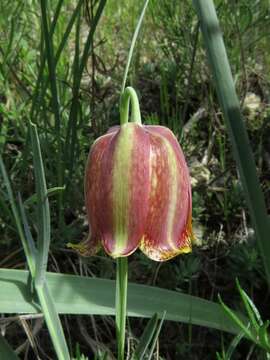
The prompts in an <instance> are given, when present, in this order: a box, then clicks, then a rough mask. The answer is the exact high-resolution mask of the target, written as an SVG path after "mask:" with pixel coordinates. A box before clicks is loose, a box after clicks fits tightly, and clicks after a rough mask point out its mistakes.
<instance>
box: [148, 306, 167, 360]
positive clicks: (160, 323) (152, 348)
mask: <svg viewBox="0 0 270 360" xmlns="http://www.w3.org/2000/svg"><path fill="white" fill-rule="evenodd" d="M165 316H166V311H164V312H163V315H162V318H161V320H160V322H159V325H158V328H157V330H156V332H155V336H154V339H153V343H152V346H151V348H150V352H149V354H148V359H149V360H150V359H152V356H153V354H154V350H155V347H156V344H157V341H158V337H159V334H160V331H161V328H162V325H163V322H164V320H165Z"/></svg>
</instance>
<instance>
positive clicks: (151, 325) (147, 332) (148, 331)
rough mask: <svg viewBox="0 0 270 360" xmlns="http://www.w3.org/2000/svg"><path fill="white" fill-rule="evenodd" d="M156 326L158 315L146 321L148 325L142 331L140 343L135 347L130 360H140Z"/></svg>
mask: <svg viewBox="0 0 270 360" xmlns="http://www.w3.org/2000/svg"><path fill="white" fill-rule="evenodd" d="M157 325H158V315H157V314H154V315H153V316H152V318H151V319H150V320H149V321H148V324H147V326H146V328H145V329H144V332H143V334H142V336H141V338H140V342H139V344H138V346H137V349H136V350H135V352H134V354H133V356H132V360H142V358H143V356H144V354H145V353H146V350H147V348H148V346H149V344H150V343H151V341H152V339H153V336H154V334H155V331H156V329H157Z"/></svg>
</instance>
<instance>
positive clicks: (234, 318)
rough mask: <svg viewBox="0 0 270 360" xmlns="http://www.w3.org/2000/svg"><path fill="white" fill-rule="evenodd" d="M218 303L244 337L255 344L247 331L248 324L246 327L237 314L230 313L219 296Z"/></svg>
mask: <svg viewBox="0 0 270 360" xmlns="http://www.w3.org/2000/svg"><path fill="white" fill-rule="evenodd" d="M219 301H220V303H221V306H222V307H223V309H224V311H225V313H226V314H227V315H228V316H229V317H230V318H231V319H232V320H233V321H234V322H235V323H236V324H237V325H238V326H239V328H240V329H241V330H242V331H243V332H244V334H245V335H246V337H247V338H249V339H250V340H251V341H254V342H256V341H255V339H254V337H253V335H252V333H251V332H250V331H249V330H248V327H249V326H248V325H249V324H248V325H246V324H244V323H243V322H242V320H241V319H240V318H239V317H238V316H237V314H236V313H235V312H234V311H232V310H231V309H230V308H229V307H228V306H227V305H225V304H224V302H223V301H222V300H221V297H220V296H219Z"/></svg>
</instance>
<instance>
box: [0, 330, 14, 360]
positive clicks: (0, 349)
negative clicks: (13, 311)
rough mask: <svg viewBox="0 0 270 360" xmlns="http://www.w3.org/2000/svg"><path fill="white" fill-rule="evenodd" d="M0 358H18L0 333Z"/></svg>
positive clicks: (10, 359) (7, 359) (9, 359)
mask: <svg viewBox="0 0 270 360" xmlns="http://www.w3.org/2000/svg"><path fill="white" fill-rule="evenodd" d="M0 359H3V360H19V358H18V356H17V355H16V354H15V352H14V351H13V350H12V348H11V347H10V346H9V343H8V342H7V341H6V339H5V338H4V337H3V336H2V335H1V333H0Z"/></svg>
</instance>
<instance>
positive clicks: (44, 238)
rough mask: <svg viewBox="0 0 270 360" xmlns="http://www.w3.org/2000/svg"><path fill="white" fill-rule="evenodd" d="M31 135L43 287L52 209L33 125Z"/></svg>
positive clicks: (37, 279)
mask: <svg viewBox="0 0 270 360" xmlns="http://www.w3.org/2000/svg"><path fill="white" fill-rule="evenodd" d="M30 135H31V142H32V148H33V162H34V172H35V182H36V194H37V215H38V219H37V220H38V242H37V261H36V275H35V283H36V285H42V283H43V282H44V280H45V272H46V269H47V261H48V253H49V247H50V237H51V225H50V208H49V201H48V197H47V186H46V181H45V173H44V167H43V161H42V156H41V150H40V144H39V139H38V134H37V127H36V125H35V124H33V123H30Z"/></svg>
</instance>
